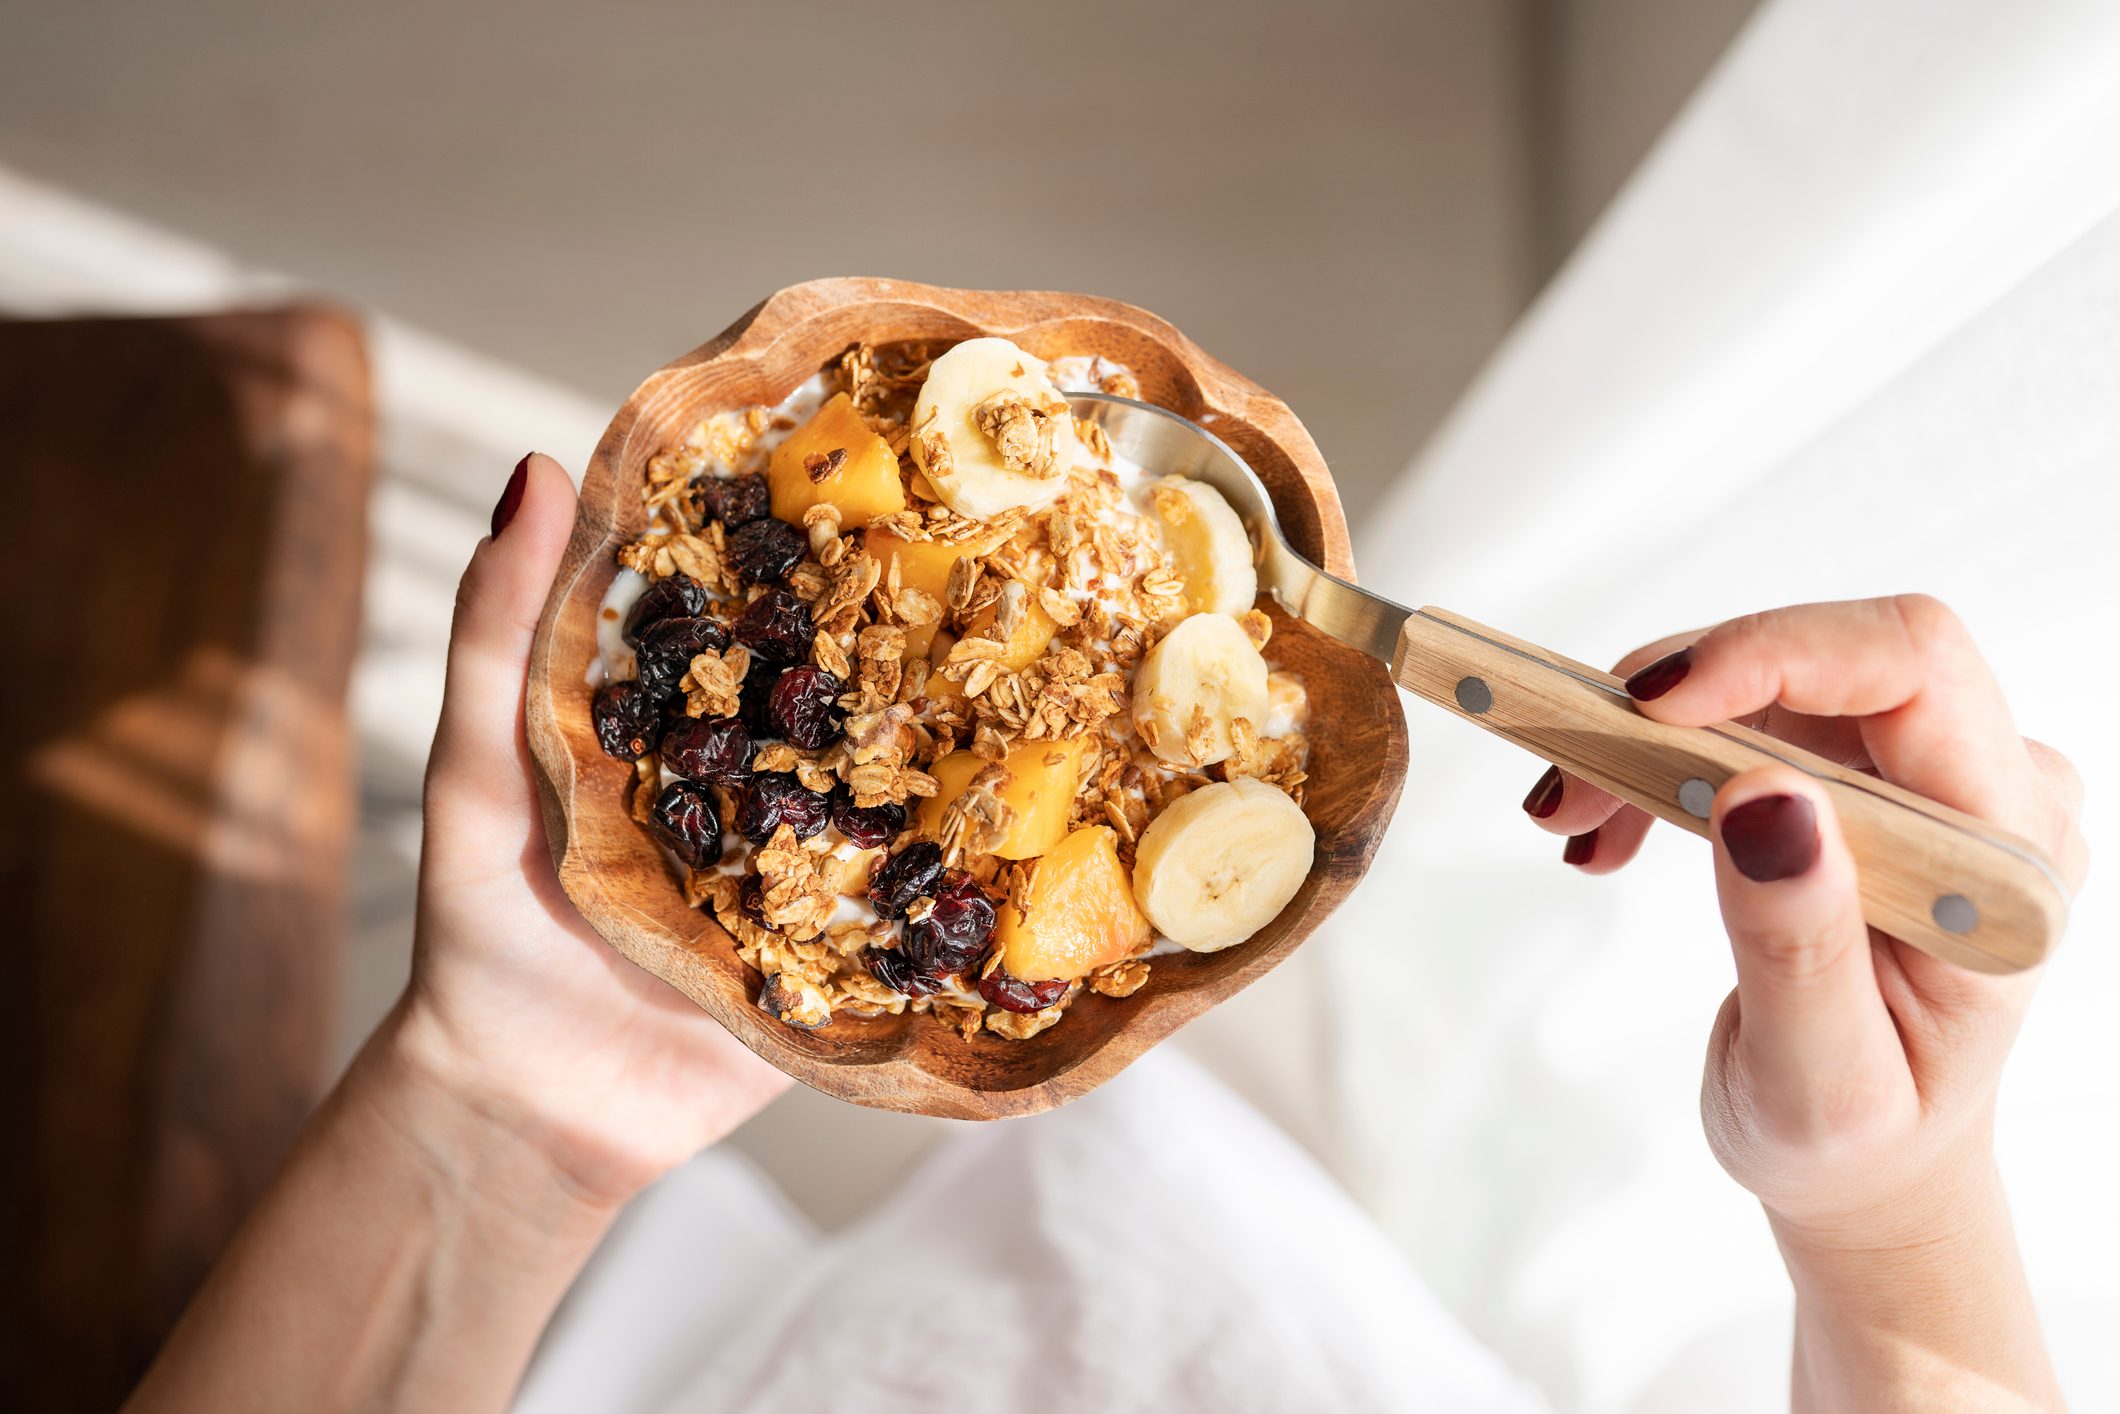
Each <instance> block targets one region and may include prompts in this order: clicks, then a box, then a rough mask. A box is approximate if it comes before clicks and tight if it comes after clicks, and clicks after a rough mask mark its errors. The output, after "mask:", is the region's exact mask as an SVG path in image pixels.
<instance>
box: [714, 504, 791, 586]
mask: <svg viewBox="0 0 2120 1414" xmlns="http://www.w3.org/2000/svg"><path fill="white" fill-rule="evenodd" d="M809 548H810V540H809V537H808V536H806V535H804V534H803V533H802V529H801V527H799V526H793V525H789V524H788V523H787V522H786V521H784V520H774V519H773V518H772V517H771V516H767V517H766V518H765V519H764V520H754V521H752V522H751V523H750V524H749V525H747V526H745V527H744V528H743V529H741V530H739V531H737V532H736V533H735V534H733V535H731V536H730V537H729V551H728V554H729V563H730V564H731V565H733V566H735V568H736V572H737V573H738V574H740V575H742V576H743V577H744V578H745V579H748V580H750V581H751V582H752V583H753V584H778V583H780V581H782V580H784V579H786V578H787V577H788V571H789V570H791V569H794V568H795V566H797V565H799V564H801V563H802V557H803V553H804V552H805V551H807V550H808V549H809Z"/></svg>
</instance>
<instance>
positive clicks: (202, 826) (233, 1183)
mask: <svg viewBox="0 0 2120 1414" xmlns="http://www.w3.org/2000/svg"><path fill="white" fill-rule="evenodd" d="M373 446H374V435H373V418H372V415H371V409H370V402H369V380H368V368H367V358H366V354H365V352H364V348H363V342H362V338H361V332H360V328H359V326H358V324H357V323H356V322H355V321H354V320H353V319H352V318H350V317H349V316H348V315H346V314H344V313H342V312H339V311H336V310H332V309H328V308H314V307H311V308H285V309H269V310H257V311H250V312H243V313H232V314H222V315H212V316H205V317H199V318H182V319H85V320H61V321H37V322H19V323H9V322H0V498H4V500H0V506H4V514H0V606H4V607H0V663H4V664H5V672H6V684H7V685H6V688H5V690H4V691H0V760H4V762H5V769H4V772H0V909H4V914H0V916H4V917H5V919H6V922H5V924H4V925H0V936H4V937H5V940H6V941H5V943H4V944H0V969H4V972H0V1047H4V1052H0V1054H4V1056H5V1065H4V1068H0V1123H4V1124H5V1133H6V1151H7V1154H6V1160H5V1163H4V1166H0V1212H4V1214H5V1216H4V1219H0V1221H4V1223H5V1232H6V1238H5V1253H4V1255H5V1261H4V1263H0V1265H4V1266H5V1268H6V1271H7V1276H6V1278H5V1280H4V1282H0V1288H4V1294H0V1301H4V1303H5V1305H4V1307H0V1406H4V1407H8V1408H17V1409H39V1410H57V1411H65V1410H75V1409H80V1410H90V1409H95V1410H105V1409H109V1408H112V1407H114V1406H115V1405H116V1404H117V1403H118V1401H119V1400H120V1399H122V1398H123V1396H124V1393H125V1391H126V1390H127V1389H128V1388H130V1386H131V1384H132V1383H133V1381H134V1380H135V1379H136V1378H137V1377H138V1374H139V1372H140V1370H141V1369H143V1368H144V1366H145V1362H146V1360H147V1359H148V1358H149V1357H150V1356H151V1355H152V1353H153V1351H154V1348H155V1346H156V1345H157V1344H158V1343H159V1341H160V1339H161V1337H162V1335H163V1333H164V1332H165V1331H166V1330H167V1328H168V1326H169V1324H170V1322H171V1321H173V1320H174V1318H175V1315H176V1313H177V1311H178V1310H179V1309H180V1308H181V1306H182V1304H183V1302H184V1301H185V1299H186V1298H187V1297H188V1296H189V1294H190V1293H191V1291H192V1289H193V1287H194V1286H195V1285H196V1284H197V1282H198V1280H199V1278H200V1277H201V1275H202V1274H203V1273H204V1271H205V1268H206V1266H207V1265H208V1264H209V1263H210V1261H211V1260H212V1258H213V1256H214V1254H215V1253H216V1252H217V1251H218V1250H219V1249H220V1247H221V1245H222V1243H223V1242H224V1241H225V1240H226V1239H227V1237H228V1235H229V1233H230V1231H231V1230H232V1228H233V1226H234V1224H235V1223H236V1221H237V1220H238V1218H239V1217H240V1216H241V1214H242V1212H243V1211H244V1209H245V1208H246V1207H247V1206H248V1204H249V1203H250V1202H251V1200H252V1199H253V1198H254V1197H255V1196H256V1194H257V1192H258V1190H259V1188H260V1187H262V1185H263V1184H264V1183H265V1181H266V1180H267V1179H268V1178H269V1177H270V1175H271V1173H272V1170H273V1168H274V1166H275V1165H276V1164H277V1162H278V1160H279V1158H280V1155H281V1154H282V1153H284V1152H285V1150H286V1147H287V1145H288V1142H289V1141H290V1139H291V1138H292V1136H293V1133H294V1131H295V1129H296V1128H297V1127H298V1126H299V1124H300V1123H301V1120H302V1118H303V1116H304V1115H305V1114H307V1112H308V1110H309V1108H310V1107H311V1105H312V1104H313V1103H314V1101H315V1099H316V1097H317V1093H318V1089H319V1087H320V1085H321V1083H322V1081H323V1079H324V1076H323V1066H324V1060H325V1054H326V1048H327V1046H328V1044H329V1032H330V1025H331V1018H332V1002H333V990H334V986H335V983H336V978H337V973H338V969H339V965H340V949H341V940H342V934H343V928H344V925H343V905H344V892H345V880H346V870H347V863H348V849H349V840H350V838H351V832H352V827H353V818H354V807H355V793H354V788H353V777H352V766H353V763H352V759H351V752H350V747H349V740H348V731H347V725H346V718H345V696H346V686H347V677H348V672H349V669H350V667H351V664H352V659H353V652H354V645H355V635H356V631H357V627H358V615H359V605H360V590H361V576H362V566H363V560H364V556H365V551H366V545H367V526H366V521H367V501H368V490H369V484H370V481H371V478H372V474H373V461H374V455H373Z"/></svg>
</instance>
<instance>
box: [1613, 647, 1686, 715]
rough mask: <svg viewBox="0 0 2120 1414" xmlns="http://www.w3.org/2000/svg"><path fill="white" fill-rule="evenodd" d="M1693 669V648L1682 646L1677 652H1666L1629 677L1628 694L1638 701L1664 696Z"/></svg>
mask: <svg viewBox="0 0 2120 1414" xmlns="http://www.w3.org/2000/svg"><path fill="white" fill-rule="evenodd" d="M1692 671H1693V650H1692V649H1691V648H1681V649H1679V650H1678V651H1677V652H1676V653H1666V654H1664V656H1663V657H1661V658H1658V659H1657V660H1656V661H1655V662H1653V663H1651V664H1650V665H1649V666H1648V667H1646V668H1643V669H1642V670H1641V671H1640V672H1637V673H1636V674H1635V675H1634V676H1633V677H1631V678H1628V679H1627V695H1628V696H1629V697H1631V698H1633V699H1634V700H1635V701H1636V702H1648V701H1651V700H1653V699H1655V698H1658V697H1662V696H1663V695H1664V694H1665V693H1667V692H1669V691H1670V690H1671V689H1672V688H1674V687H1677V686H1678V685H1679V684H1680V683H1682V682H1684V681H1685V680H1686V674H1687V673H1690V672H1692Z"/></svg>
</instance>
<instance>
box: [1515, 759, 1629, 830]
mask: <svg viewBox="0 0 2120 1414" xmlns="http://www.w3.org/2000/svg"><path fill="white" fill-rule="evenodd" d="M1625 806H1626V802H1625V801H1623V800H1621V799H1620V798H1619V797H1618V796H1616V795H1613V794H1612V793H1611V792H1610V791H1605V790H1600V789H1598V788H1597V787H1596V786H1594V785H1591V784H1590V783H1589V782H1588V781H1586V780H1584V779H1582V778H1581V777H1580V776H1571V775H1569V774H1568V773H1567V772H1565V771H1563V770H1561V768H1560V767H1558V766H1548V767H1547V768H1546V773H1545V774H1544V775H1542V776H1540V777H1539V778H1538V779H1537V780H1536V781H1534V782H1532V785H1531V793H1530V794H1529V795H1527V796H1525V797H1524V813H1525V814H1526V815H1529V816H1530V817H1531V822H1532V823H1533V824H1535V825H1537V826H1538V827H1539V828H1540V829H1542V830H1544V831H1546V832H1547V833H1548V834H1554V835H1583V834H1588V833H1589V832H1590V831H1592V830H1594V829H1596V828H1598V827H1599V826H1600V825H1602V824H1604V823H1605V822H1606V821H1607V820H1610V819H1611V818H1612V817H1613V816H1614V815H1615V814H1617V813H1618V812H1619V811H1620V810H1622V809H1624V808H1625Z"/></svg>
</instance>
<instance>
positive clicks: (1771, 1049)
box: [1709, 766, 1906, 1127]
mask: <svg viewBox="0 0 2120 1414" xmlns="http://www.w3.org/2000/svg"><path fill="white" fill-rule="evenodd" d="M1709 837H1710V839H1711V840H1713V842H1714V845H1715V883H1716V890H1717V893H1718V894H1719V895H1720V898H1721V902H1722V915H1723V926H1724V928H1725V929H1726V930H1727V931H1728V933H1729V935H1730V947H1731V951H1732V953H1733V955H1734V956H1735V958H1736V962H1737V998H1738V1015H1739V1024H1738V1027H1737V1035H1736V1039H1735V1042H1734V1046H1735V1050H1734V1056H1735V1058H1736V1059H1737V1060H1738V1062H1739V1063H1740V1064H1741V1065H1742V1066H1743V1067H1744V1070H1745V1073H1746V1075H1747V1077H1748V1078H1749V1080H1750V1081H1751V1084H1752V1089H1753V1092H1754V1093H1755V1095H1757V1096H1759V1097H1761V1102H1762V1103H1763V1104H1772V1105H1773V1106H1774V1107H1775V1108H1776V1114H1775V1115H1774V1116H1772V1118H1774V1119H1776V1120H1777V1121H1779V1122H1783V1123H1786V1124H1789V1125H1795V1126H1798V1127H1807V1126H1810V1125H1813V1124H1817V1123H1820V1122H1823V1121H1826V1120H1830V1118H1831V1117H1832V1116H1831V1108H1832V1106H1833V1105H1834V1104H1835V1103H1836V1102H1845V1101H1848V1100H1851V1099H1853V1098H1856V1097H1854V1096H1851V1095H1850V1094H1849V1092H1848V1087H1849V1086H1851V1085H1860V1084H1863V1083H1864V1082H1865V1079H1866V1078H1868V1077H1878V1076H1892V1075H1897V1074H1900V1073H1903V1072H1904V1071H1905V1068H1906V1060H1905V1057H1904V1055H1903V1053H1902V1052H1901V1050H1900V1045H1899V1038H1898V1033H1897V1032H1896V1031H1895V1030H1894V1028H1893V1025H1892V1020H1891V1016H1890V1014H1889V1013H1888V1012H1887V1011H1886V1010H1885V1005H1884V1000H1883V997H1882V996H1881V995H1880V993H1879V991H1878V986H1877V977H1876V972H1875V965H1874V962H1873V960H1872V958H1871V954H1870V941H1869V930H1868V928H1867V927H1865V925H1864V923H1863V918H1862V904H1861V900H1860V898H1859V897H1858V895H1857V893H1856V882H1855V861H1854V859H1853V857H1852V856H1850V854H1849V853H1848V848H1847V844H1846V842H1845V841H1844V840H1843V839H1842V838H1841V833H1840V825H1839V821H1838V820H1837V819H1836V818H1835V816H1834V814H1833V807H1832V803H1831V802H1830V801H1829V800H1828V799H1827V798H1826V796H1825V794H1824V792H1823V791H1821V790H1820V789H1819V788H1818V786H1817V785H1816V783H1815V782H1813V781H1812V780H1811V779H1810V778H1809V777H1808V776H1805V775H1804V774H1803V773H1802V772H1799V771H1795V770H1792V769H1790V768H1788V767H1783V766H1773V767H1767V768H1764V769H1761V770H1756V771H1747V772H1744V773H1742V774H1740V775H1737V776H1734V777H1732V778H1731V779H1730V780H1729V781H1727V782H1725V783H1724V785H1723V788H1722V789H1721V790H1720V791H1718V792H1717V793H1716V796H1715V803H1714V807H1713V809H1712V810H1711V811H1710V813H1709ZM1863 1098H1865V1099H1867V1098H1870V1097H1867V1096H1865V1097H1863ZM1822 1107H1823V1109H1822Z"/></svg>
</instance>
